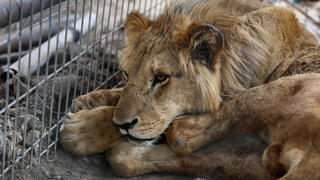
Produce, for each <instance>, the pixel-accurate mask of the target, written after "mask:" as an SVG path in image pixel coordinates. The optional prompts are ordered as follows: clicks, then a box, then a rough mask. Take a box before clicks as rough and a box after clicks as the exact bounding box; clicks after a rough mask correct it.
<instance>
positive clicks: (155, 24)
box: [61, 0, 320, 179]
mask: <svg viewBox="0 0 320 180" xmlns="http://www.w3.org/2000/svg"><path fill="white" fill-rule="evenodd" d="M124 27H125V31H126V46H125V48H124V49H123V50H122V54H121V60H120V66H121V68H122V69H123V70H124V71H125V73H124V83H125V86H124V88H123V89H120V90H119V91H117V90H116V91H115V92H116V93H114V92H112V91H108V90H104V91H100V92H97V93H95V92H92V93H89V94H88V95H86V96H84V97H81V98H78V99H77V101H76V104H75V106H76V108H75V111H78V110H81V109H83V108H85V109H92V108H94V107H92V106H91V104H96V105H97V106H101V105H107V106H110V105H112V106H114V105H115V104H117V106H116V108H115V110H114V111H115V112H114V116H113V121H114V123H115V124H116V125H117V126H119V127H120V128H121V131H122V132H123V133H124V134H128V137H129V139H130V140H132V141H144V142H146V141H148V140H151V139H157V138H158V137H159V136H160V135H161V134H163V133H164V132H165V131H167V141H168V145H169V147H170V148H171V150H172V151H174V152H176V153H178V154H184V155H186V154H190V153H192V152H194V151H196V150H198V149H199V148H201V147H203V146H204V145H206V144H208V143H210V142H213V141H216V140H218V139H220V138H223V137H226V136H231V135H234V134H236V133H248V132H251V133H257V134H259V135H261V136H263V137H265V138H266V139H267V141H268V143H270V144H271V146H270V147H269V148H268V149H267V150H266V151H265V153H264V157H263V163H264V165H265V167H266V168H267V169H268V171H269V172H270V173H271V174H272V175H274V176H276V177H281V176H283V175H285V176H283V177H284V178H292V177H294V176H297V174H299V173H300V174H301V173H302V174H308V175H309V177H315V176H317V177H320V175H319V174H317V173H316V172H315V171H312V170H309V169H307V168H306V167H310V165H315V164H316V163H314V162H312V160H311V158H310V157H313V159H314V161H315V162H319V163H320V161H318V160H320V155H319V154H318V152H319V151H317V148H320V145H319V143H318V142H320V134H319V133H318V132H320V114H319V112H320V103H319V102H320V84H319V83H320V75H317V74H306V75H299V76H292V75H294V74H301V73H306V72H319V64H320V46H319V45H317V42H316V40H315V38H314V37H313V36H312V35H311V34H310V33H309V32H308V31H307V30H306V29H305V28H304V27H303V26H302V25H301V24H300V23H299V22H298V20H297V19H296V17H295V15H294V13H293V12H292V11H290V10H289V9H286V8H280V7H275V6H271V5H265V4H261V3H259V2H256V1H251V2H250V1H246V2H245V1H238V0H215V1H213V0H212V1H207V0H197V1H191V0H185V1H178V2H175V3H172V4H171V5H170V6H168V7H167V8H166V9H165V10H164V13H163V14H162V15H161V16H159V17H158V18H157V19H155V20H150V19H148V18H146V17H145V16H143V15H141V14H139V13H137V12H133V13H131V14H129V15H128V17H127V20H126V22H125V24H124ZM283 76H291V77H288V78H283V79H280V80H277V79H279V78H281V77H283ZM275 80H277V81H275ZM273 81H275V82H273ZM265 83H268V84H266V85H263V84H265ZM253 87H256V88H253ZM101 92H102V94H116V96H115V97H113V96H111V97H110V98H111V99H112V100H110V102H112V103H109V101H108V100H105V101H106V102H105V104H104V103H103V102H102V103H101V99H100V100H99V102H98V103H96V102H95V100H93V99H99V98H97V97H95V96H98V95H97V94H99V93H100V94H101ZM119 92H122V94H121V97H120V99H119V96H120V95H119ZM100 96H101V95H100ZM91 97H95V98H91ZM103 97H104V98H105V97H106V96H103ZM118 99H119V101H118ZM89 101H90V103H89ZM115 101H117V103H114V102H115ZM80 106H82V108H79V107H80ZM106 108H108V107H106ZM109 109H110V108H108V111H106V112H109V111H110V110H109ZM99 111H101V110H99ZM99 111H97V110H96V111H95V112H99ZM78 113H83V114H86V115H87V116H89V115H90V116H95V113H94V112H93V110H91V111H90V110H89V111H88V112H83V111H80V112H78ZM297 113H298V115H297ZM97 116H98V115H97ZM110 116H112V114H110ZM80 117H81V115H77V114H75V115H71V116H70V118H71V119H69V120H68V121H66V123H65V126H64V129H62V132H61V133H62V137H69V136H70V135H71V134H72V133H73V134H74V133H75V132H74V131H77V130H75V129H76V128H75V127H74V126H71V125H70V126H68V124H72V123H70V122H73V121H79V118H80ZM83 118H85V116H84V117H83ZM74 119H76V120H74ZM89 119H92V118H89ZM108 119H110V117H108ZM83 121H85V120H83ZM92 126H93V125H92ZM168 127H169V128H168ZM92 128H93V131H94V128H98V127H96V126H95V127H92ZM110 128H111V129H112V131H111V132H114V131H115V129H116V126H114V125H113V126H112V125H110ZM77 129H81V128H77ZM96 132H100V131H96ZM101 133H103V131H101ZM105 133H106V134H107V135H108V133H107V132H105ZM297 133H301V136H299V135H297ZM88 134H90V132H88ZM92 134H93V135H94V133H92ZM96 134H97V133H96ZM106 134H102V135H100V136H98V137H97V135H94V136H95V137H97V138H99V137H100V138H101V137H106V136H107V135H106ZM318 134H319V135H318ZM78 136H80V137H81V138H80V137H79V138H73V139H72V138H71V140H70V138H69V139H68V138H65V140H62V143H63V144H65V147H67V148H68V149H70V150H72V151H73V152H74V153H77V154H82V155H84V154H88V153H92V152H93V150H92V148H91V149H90V150H88V151H86V150H85V149H82V150H81V151H80V150H77V149H79V147H77V148H76V146H75V145H77V143H78V144H79V146H80V144H82V143H81V142H79V141H80V139H81V140H82V141H83V139H85V138H84V137H82V136H83V135H80V134H79V135H78ZM73 137H74V135H73ZM112 137H113V138H114V139H116V140H117V142H118V141H119V139H120V140H121V141H122V136H121V135H120V134H119V135H118V136H116V138H115V136H114V134H113V135H112ZM114 141H115V140H114ZM90 142H91V141H90ZM314 142H317V143H314ZM91 143H92V142H91ZM114 144H117V143H111V142H110V139H108V140H106V141H102V142H100V144H99V146H97V145H96V144H95V145H96V146H97V147H99V148H97V151H101V150H103V149H108V148H110V147H111V146H113V145H114ZM120 144H121V143H120ZM70 146H71V147H70ZM80 147H83V145H82V146H80ZM120 147H122V148H124V147H126V148H127V149H126V150H123V153H122V155H121V153H120V154H119V148H120ZM114 149H115V150H112V151H111V152H112V153H111V155H110V158H109V161H110V162H111V164H112V166H113V167H114V169H115V170H116V171H117V172H119V173H120V174H122V175H127V176H128V175H138V174H142V173H148V172H154V171H156V172H161V171H167V172H177V173H187V172H188V171H189V173H191V174H199V173H203V170H201V169H199V168H195V167H196V166H197V164H198V165H199V162H197V163H195V161H196V160H195V158H194V157H193V156H192V154H190V155H188V156H185V157H179V156H177V155H174V154H172V153H171V152H169V151H170V150H169V149H168V148H167V146H166V147H164V146H161V147H151V148H150V147H145V146H140V145H129V144H128V143H126V142H124V143H123V144H122V145H119V146H117V147H115V148H114ZM209 150H211V151H210V152H209V154H208V152H206V153H204V152H198V153H197V156H199V157H201V158H204V159H205V160H204V161H205V162H203V164H204V165H205V167H204V169H205V170H204V171H210V173H207V175H212V172H214V173H220V175H227V176H235V177H238V178H245V177H246V176H250V178H253V179H255V178H265V179H268V178H271V177H270V176H269V175H268V174H267V172H266V171H265V170H264V169H263V168H262V165H261V163H260V161H257V160H258V159H259V156H249V155H234V154H233V155H234V156H232V155H230V157H229V158H226V159H224V160H221V158H220V156H221V154H219V153H217V151H216V150H214V148H211V146H210V148H209ZM159 151H163V152H165V157H162V156H161V157H149V156H148V154H149V153H150V154H155V153H157V152H159ZM136 152H140V153H141V154H139V156H134V154H135V153H136ZM226 152H230V153H231V154H232V153H233V152H232V151H231V150H230V149H229V150H227V151H226ZM124 154H125V155H124ZM140 155H141V156H140ZM144 156H148V158H146V159H144ZM130 157H132V159H130ZM209 157H210V158H211V159H215V157H216V159H215V160H220V161H222V162H220V164H219V163H217V164H213V165H210V162H209V160H208V159H206V158H209ZM243 157H247V158H248V159H251V160H252V158H253V159H255V160H256V161H255V162H254V163H252V164H251V165H250V167H251V168H253V169H256V170H255V171H254V172H252V171H250V170H248V169H246V170H244V166H243V163H244V164H246V163H245V158H243ZM128 158H129V159H128ZM210 158H209V159H210ZM222 159H223V158H222ZM148 160H150V162H148ZM166 161H172V163H167V162H166ZM232 161H239V162H241V163H242V165H239V164H238V165H235V164H233V163H232ZM159 163H160V164H159ZM161 163H162V164H161ZM241 163H240V164H241ZM301 163H302V164H304V166H303V165H301ZM200 165H201V164H200ZM219 165H220V166H223V168H226V169H225V172H224V171H223V172H219V168H220V167H219ZM123 167H125V168H123ZM137 169H140V170H139V171H137Z"/></svg>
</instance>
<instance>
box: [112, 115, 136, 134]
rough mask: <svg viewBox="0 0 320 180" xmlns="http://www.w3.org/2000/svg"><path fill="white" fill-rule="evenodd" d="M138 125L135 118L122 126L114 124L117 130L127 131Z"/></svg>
mask: <svg viewBox="0 0 320 180" xmlns="http://www.w3.org/2000/svg"><path fill="white" fill-rule="evenodd" d="M137 123H138V118H135V119H134V120H133V121H131V122H128V123H124V124H116V125H117V126H118V127H119V128H121V129H124V130H126V131H128V130H129V129H131V128H133V127H134V126H135V125H136V124H137Z"/></svg>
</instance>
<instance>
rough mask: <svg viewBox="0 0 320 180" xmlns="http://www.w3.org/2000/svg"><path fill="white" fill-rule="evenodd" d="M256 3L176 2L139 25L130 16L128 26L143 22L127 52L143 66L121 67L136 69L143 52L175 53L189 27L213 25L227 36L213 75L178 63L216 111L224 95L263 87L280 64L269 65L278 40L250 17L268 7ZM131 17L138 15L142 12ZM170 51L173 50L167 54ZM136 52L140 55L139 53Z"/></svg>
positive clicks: (130, 39)
mask: <svg viewBox="0 0 320 180" xmlns="http://www.w3.org/2000/svg"><path fill="white" fill-rule="evenodd" d="M254 2H255V1H252V2H249V0H247V1H240V0H239V1H236V0H216V1H211V0H195V1H192V0H185V1H173V2H171V3H170V4H168V5H167V7H166V8H165V10H164V12H163V14H162V15H161V16H159V17H158V18H157V19H155V20H150V19H147V18H146V17H144V16H143V15H141V17H139V21H138V22H137V21H136V22H134V21H133V22H132V21H131V20H130V19H131V18H132V15H131V16H130V15H129V16H128V19H127V22H126V23H125V28H126V26H129V25H128V24H129V23H131V24H132V23H140V24H142V26H143V27H141V26H137V25H136V24H135V26H134V27H135V30H137V28H141V29H139V32H140V33H138V34H134V33H131V32H128V31H127V32H126V33H127V43H126V45H127V47H126V48H127V49H130V47H131V50H128V51H127V50H124V51H123V52H126V53H127V56H128V57H129V56H130V57H135V55H134V53H136V54H139V58H137V59H136V61H139V62H138V63H137V62H128V61H127V62H121V66H122V67H125V66H127V67H131V68H132V67H133V66H136V65H137V64H141V63H142V62H141V59H143V58H141V57H142V56H141V54H147V55H149V56H150V54H157V53H159V52H161V51H162V50H163V49H166V50H167V51H169V52H170V53H171V54H177V53H176V52H177V45H176V44H175V43H176V42H175V40H176V39H177V37H179V35H181V34H182V33H183V32H184V31H185V30H186V29H187V28H188V26H189V25H190V24H192V23H199V24H211V25H213V26H214V27H215V28H217V29H218V30H220V31H221V32H222V34H223V36H224V47H223V49H222V50H221V53H220V54H219V58H218V62H215V63H210V64H211V65H212V66H215V67H212V69H213V70H214V71H210V70H209V69H208V68H203V66H201V65H198V64H197V63H192V62H190V58H189V59H188V58H185V59H180V63H181V69H183V70H184V71H185V73H187V74H188V73H194V75H195V76H196V78H197V79H198V81H197V83H198V85H199V87H200V88H201V93H202V94H201V96H202V99H203V102H204V107H203V108H204V109H207V110H209V109H217V108H218V106H219V101H221V97H222V98H227V97H228V96H232V95H234V94H236V93H238V92H239V91H241V90H244V89H247V88H250V87H254V86H257V85H260V84H262V83H264V82H265V81H266V79H267V78H268V76H269V75H270V74H271V73H272V72H273V71H274V69H275V68H276V67H277V66H278V65H279V64H281V61H280V60H279V62H272V63H273V64H270V61H268V59H271V58H272V57H273V56H272V53H274V51H277V50H275V48H274V45H273V41H274V40H275V39H272V38H274V37H273V36H270V32H268V31H267V30H265V27H263V25H262V22H261V21H262V20H261V19H258V18H256V19H252V18H251V19H250V18H246V17H247V16H248V15H250V14H251V13H254V12H255V10H257V9H259V8H267V6H268V5H264V4H260V5H257V4H254ZM133 14H135V15H134V16H139V15H137V14H138V13H133ZM289 14H290V13H289ZM288 19H289V20H293V21H296V18H295V16H294V15H292V16H289V17H288ZM296 24H297V23H296ZM296 24H294V25H296ZM290 28H291V27H290ZM293 28H296V27H293ZM168 42H171V44H170V43H168ZM288 44H289V43H288ZM291 44H294V43H291ZM126 48H125V49H126ZM133 48H134V50H133ZM170 48H171V49H172V50H168V49H170ZM289 48H290V47H289ZM138 51H140V53H137V52H138ZM128 52H129V53H128ZM136 56H137V55H136ZM129 64H130V65H129ZM206 102H207V103H206Z"/></svg>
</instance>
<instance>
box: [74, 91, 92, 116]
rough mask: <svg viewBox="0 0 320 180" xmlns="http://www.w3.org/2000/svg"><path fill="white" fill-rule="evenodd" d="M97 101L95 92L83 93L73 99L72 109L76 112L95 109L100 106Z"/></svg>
mask: <svg viewBox="0 0 320 180" xmlns="http://www.w3.org/2000/svg"><path fill="white" fill-rule="evenodd" d="M97 102H98V101H96V98H94V94H93V93H91V94H90V93H88V94H86V95H82V96H79V97H77V98H76V99H75V100H74V101H73V103H72V105H71V109H70V111H71V112H73V113H75V112H79V111H81V110H90V109H94V108H96V107H97V106H98V105H97Z"/></svg>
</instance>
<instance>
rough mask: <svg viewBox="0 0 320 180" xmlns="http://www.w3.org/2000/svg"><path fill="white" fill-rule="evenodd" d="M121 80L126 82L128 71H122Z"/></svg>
mask: <svg viewBox="0 0 320 180" xmlns="http://www.w3.org/2000/svg"><path fill="white" fill-rule="evenodd" d="M121 76H122V80H123V81H125V82H127V81H128V73H127V72H126V71H122V75H121Z"/></svg>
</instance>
